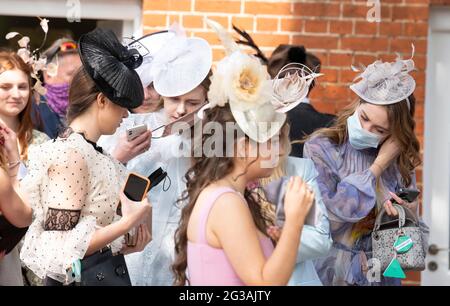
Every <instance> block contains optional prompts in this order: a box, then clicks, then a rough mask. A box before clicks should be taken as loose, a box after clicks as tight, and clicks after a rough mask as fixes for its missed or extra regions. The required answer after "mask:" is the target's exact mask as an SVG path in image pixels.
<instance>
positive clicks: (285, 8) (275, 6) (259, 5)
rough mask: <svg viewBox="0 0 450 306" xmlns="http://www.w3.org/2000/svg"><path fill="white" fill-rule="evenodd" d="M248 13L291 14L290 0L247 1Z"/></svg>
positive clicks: (246, 10)
mask: <svg viewBox="0 0 450 306" xmlns="http://www.w3.org/2000/svg"><path fill="white" fill-rule="evenodd" d="M244 11H245V13H246V14H254V15H263V14H264V15H265V14H268V15H291V14H292V11H291V3H290V2H256V1H245V9H244Z"/></svg>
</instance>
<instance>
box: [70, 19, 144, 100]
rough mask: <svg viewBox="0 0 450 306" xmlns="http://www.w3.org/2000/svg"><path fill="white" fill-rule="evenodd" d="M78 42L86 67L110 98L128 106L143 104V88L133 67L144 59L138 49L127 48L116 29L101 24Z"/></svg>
mask: <svg viewBox="0 0 450 306" xmlns="http://www.w3.org/2000/svg"><path fill="white" fill-rule="evenodd" d="M78 44H79V53H80V57H81V61H82V63H83V67H84V69H85V70H86V71H87V73H88V74H89V75H90V77H91V78H92V80H93V81H94V82H95V84H96V85H97V87H98V89H99V90H100V91H101V92H102V93H103V94H104V95H105V96H106V97H107V98H108V99H110V100H111V101H112V102H114V103H116V104H117V105H119V106H121V107H125V108H136V107H138V106H140V105H141V104H142V101H143V100H144V89H143V87H142V83H141V80H140V79H139V75H138V74H137V73H136V71H135V70H134V69H136V68H138V67H139V66H140V65H141V64H142V60H143V59H142V56H141V55H140V54H139V52H138V51H137V50H136V49H128V48H127V47H125V46H123V45H122V44H121V43H120V42H119V40H118V39H117V37H116V35H115V34H114V32H113V31H111V30H104V29H100V28H97V29H95V30H93V31H91V32H89V33H87V34H84V35H82V36H81V37H80V40H79V42H78Z"/></svg>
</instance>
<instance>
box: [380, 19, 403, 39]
mask: <svg viewBox="0 0 450 306" xmlns="http://www.w3.org/2000/svg"><path fill="white" fill-rule="evenodd" d="M403 26H404V23H403V22H380V35H387V36H400V35H402V33H403Z"/></svg>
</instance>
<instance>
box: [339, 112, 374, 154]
mask: <svg viewBox="0 0 450 306" xmlns="http://www.w3.org/2000/svg"><path fill="white" fill-rule="evenodd" d="M347 130H348V138H349V141H350V144H351V145H352V147H353V148H355V149H356V150H364V149H368V148H378V146H379V144H380V142H381V137H380V136H378V135H377V134H374V133H371V132H369V131H366V130H365V129H363V127H362V125H361V121H360V120H359V115H358V111H355V112H354V113H353V115H351V116H350V117H348V118H347Z"/></svg>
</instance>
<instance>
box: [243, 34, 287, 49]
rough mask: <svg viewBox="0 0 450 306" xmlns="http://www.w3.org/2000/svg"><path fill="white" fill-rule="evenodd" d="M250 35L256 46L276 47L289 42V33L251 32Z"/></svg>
mask: <svg viewBox="0 0 450 306" xmlns="http://www.w3.org/2000/svg"><path fill="white" fill-rule="evenodd" d="M252 37H253V39H254V40H255V42H256V44H257V45H258V46H267V47H278V45H280V44H287V43H289V35H284V34H252Z"/></svg>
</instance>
